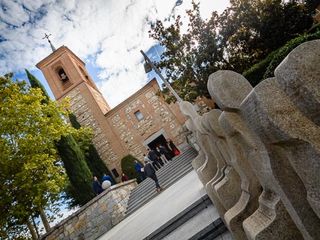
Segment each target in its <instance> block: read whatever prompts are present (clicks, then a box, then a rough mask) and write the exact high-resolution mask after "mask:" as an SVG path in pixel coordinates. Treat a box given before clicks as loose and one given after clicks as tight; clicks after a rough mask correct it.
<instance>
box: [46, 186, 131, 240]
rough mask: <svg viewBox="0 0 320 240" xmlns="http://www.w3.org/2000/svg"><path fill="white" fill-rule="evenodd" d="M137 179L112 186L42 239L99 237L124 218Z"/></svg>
mask: <svg viewBox="0 0 320 240" xmlns="http://www.w3.org/2000/svg"><path fill="white" fill-rule="evenodd" d="M136 185H137V183H136V181H135V180H130V181H127V182H124V183H119V184H117V185H114V186H111V188H110V189H108V190H105V191H104V192H103V193H101V194H100V195H99V196H97V197H95V198H94V199H92V200H91V201H90V202H88V203H87V204H86V205H84V206H83V207H81V208H80V209H79V210H78V211H76V212H75V213H73V214H72V215H71V216H69V217H67V218H66V219H64V220H63V221H62V222H60V223H59V224H57V225H56V226H55V227H53V228H52V230H51V231H50V232H49V233H47V234H46V235H45V236H43V237H42V238H41V239H43V240H44V239H46V240H70V239H72V240H84V239H85V240H91V239H96V238H98V237H99V236H101V235H102V234H104V233H105V232H107V231H108V230H110V229H111V228H112V227H113V226H115V225H116V224H118V223H119V222H120V221H121V220H123V218H124V215H125V211H126V207H127V203H128V200H129V195H130V192H131V190H132V189H134V188H135V187H136Z"/></svg>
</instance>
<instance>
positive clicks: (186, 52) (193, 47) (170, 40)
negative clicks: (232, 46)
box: [150, 3, 228, 101]
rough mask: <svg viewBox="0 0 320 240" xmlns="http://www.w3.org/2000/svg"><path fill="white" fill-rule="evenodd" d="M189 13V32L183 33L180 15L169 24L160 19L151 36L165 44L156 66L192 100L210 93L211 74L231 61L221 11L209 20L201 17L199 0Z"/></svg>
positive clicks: (186, 97)
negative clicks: (222, 42) (219, 26)
mask: <svg viewBox="0 0 320 240" xmlns="http://www.w3.org/2000/svg"><path fill="white" fill-rule="evenodd" d="M187 13H188V16H189V22H190V23H189V25H188V30H187V32H186V33H182V32H181V25H182V22H181V19H180V16H178V17H177V18H176V20H175V23H174V24H172V25H170V26H169V27H165V26H164V24H163V23H162V22H161V21H159V20H158V21H156V23H155V24H154V25H152V27H151V30H150V37H152V38H153V39H155V40H157V41H159V44H160V45H161V46H163V47H164V52H163V53H162V55H161V60H160V61H159V62H158V63H157V64H156V65H157V66H158V67H160V68H161V69H163V71H164V73H165V75H166V77H167V78H168V79H169V80H170V81H172V84H173V87H174V88H175V90H176V91H177V92H178V94H179V95H180V96H181V97H182V98H183V99H185V100H190V101H192V100H194V99H195V98H196V97H197V96H198V95H202V96H209V94H208V92H207V88H206V82H207V79H208V76H209V74H210V73H212V72H214V71H216V70H218V69H220V68H223V66H224V65H228V64H227V61H226V60H225V59H224V58H223V49H222V48H221V47H220V45H219V41H220V40H219V36H218V35H217V31H216V29H217V24H218V22H217V20H218V14H217V13H216V12H213V13H212V15H211V18H210V19H209V20H208V21H205V20H203V19H201V16H200V10H199V4H195V3H193V9H192V10H189V11H188V12H187ZM164 92H165V93H167V92H168V90H167V89H165V90H164ZM168 100H170V98H169V99H168Z"/></svg>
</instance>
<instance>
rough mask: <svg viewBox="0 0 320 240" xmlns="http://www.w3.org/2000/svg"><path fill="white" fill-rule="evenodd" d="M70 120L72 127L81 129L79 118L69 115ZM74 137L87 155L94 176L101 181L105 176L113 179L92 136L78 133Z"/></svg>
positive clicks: (87, 161)
mask: <svg viewBox="0 0 320 240" xmlns="http://www.w3.org/2000/svg"><path fill="white" fill-rule="evenodd" d="M69 119H70V122H71V125H72V126H73V127H74V128H75V129H78V130H80V129H81V125H80V123H79V122H78V121H77V117H76V116H75V115H74V114H73V113H70V114H69ZM73 136H74V138H75V139H76V141H77V142H78V144H79V146H80V148H81V150H82V152H83V153H84V155H85V159H86V163H87V165H88V167H89V169H90V171H91V173H92V175H93V176H96V177H98V179H101V178H102V176H103V174H107V175H109V176H110V177H112V175H111V173H110V171H109V169H108V168H107V166H106V165H105V164H104V162H103V161H102V159H101V158H100V156H99V154H98V151H97V149H96V148H95V146H94V144H93V143H92V135H90V136H89V135H85V134H82V133H81V132H80V131H77V134H76V135H73Z"/></svg>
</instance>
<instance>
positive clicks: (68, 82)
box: [36, 39, 124, 180]
mask: <svg viewBox="0 0 320 240" xmlns="http://www.w3.org/2000/svg"><path fill="white" fill-rule="evenodd" d="M48 40H49V39H48ZM49 43H50V45H51V48H52V51H53V52H52V53H51V54H50V55H49V56H47V57H46V58H44V59H43V60H41V61H40V62H39V63H38V64H37V65H36V66H37V67H38V68H39V69H40V70H41V71H42V73H43V75H44V76H45V78H46V80H47V82H48V84H49V86H50V88H51V90H52V92H53V94H54V96H55V98H56V100H58V101H59V100H61V99H63V98H66V97H68V98H69V99H70V108H71V111H72V112H73V113H74V114H75V116H76V117H77V120H78V122H79V123H80V124H81V125H82V126H89V127H91V128H92V129H93V132H94V137H93V143H94V145H95V146H96V149H97V151H98V153H99V155H100V157H101V158H102V160H103V161H104V162H105V164H106V165H107V167H108V168H109V169H110V170H111V172H112V174H113V177H114V178H115V179H117V180H119V175H120V173H121V169H120V168H119V160H118V159H119V153H121V152H122V151H124V149H122V145H121V143H120V142H118V141H117V138H116V137H115V135H114V132H113V129H112V127H111V126H110V125H109V123H108V122H107V121H106V118H105V116H104V115H105V114H106V113H107V112H108V111H109V110H110V107H109V105H108V103H107V102H106V101H105V99H104V98H103V96H102V94H101V92H100V91H99V89H98V88H97V86H96V85H95V83H94V81H93V80H92V78H91V77H90V76H89V74H88V72H87V70H86V68H85V63H84V62H83V61H82V60H81V59H80V58H79V57H77V56H76V55H75V54H74V53H73V52H72V51H71V50H70V49H69V48H67V47H66V46H62V47H60V48H58V49H55V48H54V47H53V45H52V44H51V42H50V40H49ZM120 155H121V154H120Z"/></svg>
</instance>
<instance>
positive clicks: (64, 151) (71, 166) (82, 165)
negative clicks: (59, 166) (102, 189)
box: [56, 135, 94, 206]
mask: <svg viewBox="0 0 320 240" xmlns="http://www.w3.org/2000/svg"><path fill="white" fill-rule="evenodd" d="M56 146H57V149H58V152H59V155H60V157H61V160H62V162H63V163H64V167H65V169H66V173H67V175H68V177H69V181H70V183H71V192H69V193H67V194H70V195H72V197H74V201H72V205H76V204H79V205H81V206H82V205H84V204H86V203H87V202H88V201H89V200H90V199H92V198H93V197H94V193H93V191H92V184H91V183H92V175H91V173H90V170H89V168H88V165H87V163H86V160H85V157H84V154H83V152H82V151H81V149H80V147H79V145H78V144H77V143H76V141H75V140H74V138H73V137H72V136H71V135H68V136H65V137H61V140H60V141H59V142H58V143H57V145H56Z"/></svg>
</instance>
